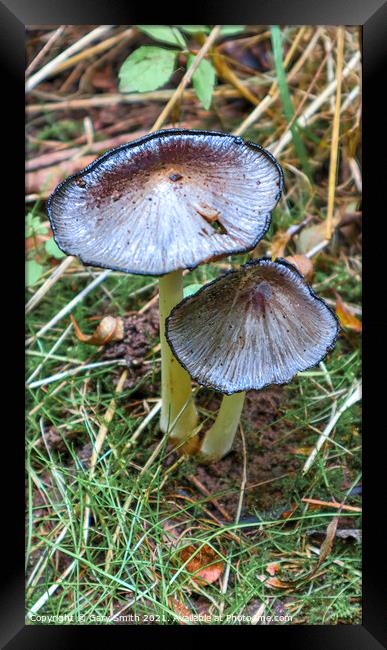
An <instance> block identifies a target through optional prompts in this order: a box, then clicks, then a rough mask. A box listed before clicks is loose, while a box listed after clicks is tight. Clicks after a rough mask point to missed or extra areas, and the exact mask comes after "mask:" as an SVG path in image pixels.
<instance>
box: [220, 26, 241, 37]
mask: <svg viewBox="0 0 387 650" xmlns="http://www.w3.org/2000/svg"><path fill="white" fill-rule="evenodd" d="M244 31H245V25H223V27H222V28H221V30H220V34H221V36H233V35H234V34H241V33H242V32H244Z"/></svg>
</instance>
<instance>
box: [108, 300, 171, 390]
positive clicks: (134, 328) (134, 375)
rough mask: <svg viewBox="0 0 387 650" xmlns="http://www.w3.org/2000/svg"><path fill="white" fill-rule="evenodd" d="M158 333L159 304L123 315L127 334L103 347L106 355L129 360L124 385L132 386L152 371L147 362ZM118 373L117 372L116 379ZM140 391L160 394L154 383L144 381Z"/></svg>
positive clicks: (150, 357)
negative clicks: (142, 310)
mask: <svg viewBox="0 0 387 650" xmlns="http://www.w3.org/2000/svg"><path fill="white" fill-rule="evenodd" d="M158 336H159V310H158V307H157V306H152V307H150V308H149V309H148V310H147V311H145V312H144V313H142V314H140V313H139V312H134V313H133V314H130V315H129V316H127V317H126V318H124V338H123V340H122V341H118V342H115V343H110V344H109V345H107V346H106V348H105V351H104V359H124V360H125V361H126V363H127V364H128V377H127V379H126V382H125V385H124V388H133V387H134V386H136V384H138V383H139V382H140V381H141V379H142V377H143V376H144V375H145V373H146V372H149V371H151V369H152V366H151V365H144V363H143V362H144V360H145V357H148V360H151V359H152V355H151V354H150V352H151V350H152V348H153V347H154V346H155V345H156V344H157V341H158ZM118 378H119V374H117V381H118ZM141 391H142V392H143V393H144V394H145V392H146V394H147V395H148V394H152V395H153V394H157V390H156V392H155V384H153V383H151V384H150V383H149V381H147V382H145V383H144V382H142V383H141Z"/></svg>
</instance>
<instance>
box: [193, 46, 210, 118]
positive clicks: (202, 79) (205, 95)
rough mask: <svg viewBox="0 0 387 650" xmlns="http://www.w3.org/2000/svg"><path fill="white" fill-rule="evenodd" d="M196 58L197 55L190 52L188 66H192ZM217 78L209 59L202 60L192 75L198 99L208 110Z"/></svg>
mask: <svg viewBox="0 0 387 650" xmlns="http://www.w3.org/2000/svg"><path fill="white" fill-rule="evenodd" d="M194 60H195V56H194V55H193V54H190V55H189V57H188V68H190V67H191V65H192V63H193V62H194ZM215 78H216V74H215V69H214V67H213V65H212V64H211V63H210V62H209V61H207V59H203V60H202V61H200V63H199V66H198V68H197V70H195V72H194V75H193V77H192V85H193V87H194V89H195V93H196V95H197V97H198V99H200V102H201V103H202V105H203V107H204V108H205V109H206V110H208V109H209V108H210V106H211V99H212V93H213V90H214V86H215Z"/></svg>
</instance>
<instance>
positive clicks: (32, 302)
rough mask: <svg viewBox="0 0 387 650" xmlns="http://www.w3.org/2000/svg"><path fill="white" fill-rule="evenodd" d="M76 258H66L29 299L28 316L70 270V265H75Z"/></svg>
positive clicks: (27, 305) (70, 256)
mask: <svg viewBox="0 0 387 650" xmlns="http://www.w3.org/2000/svg"><path fill="white" fill-rule="evenodd" d="M74 259H75V257H73V256H72V255H69V256H68V257H66V258H65V259H64V260H63V261H62V262H61V263H60V264H59V266H57V267H56V268H55V269H54V271H53V272H52V273H51V275H50V277H49V278H47V280H46V281H45V282H44V284H42V286H41V287H40V289H38V290H37V291H36V293H34V295H33V296H32V298H30V299H29V301H28V302H27V304H26V314H28V313H29V312H30V311H31V310H32V309H33V308H34V307H36V305H37V304H38V303H39V302H40V301H41V299H42V298H43V297H44V296H45V295H46V293H47V291H49V290H50V289H51V288H52V287H53V286H54V284H55V282H57V280H59V278H60V277H61V276H62V275H63V273H64V272H65V271H66V270H67V269H68V267H69V266H70V264H72V263H73V261H74Z"/></svg>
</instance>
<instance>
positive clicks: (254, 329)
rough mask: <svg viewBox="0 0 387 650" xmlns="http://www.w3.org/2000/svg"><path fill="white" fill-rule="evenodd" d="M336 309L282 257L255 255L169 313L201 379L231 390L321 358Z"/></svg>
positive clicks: (176, 338)
mask: <svg viewBox="0 0 387 650" xmlns="http://www.w3.org/2000/svg"><path fill="white" fill-rule="evenodd" d="M337 333H338V323H337V319H336V316H335V315H334V314H333V313H332V311H331V310H330V309H329V307H327V305H326V304H325V303H324V302H323V300H321V298H318V297H317V296H316V295H315V294H314V293H313V291H312V289H311V288H310V287H309V286H308V285H307V283H306V282H305V280H304V279H303V277H302V276H301V275H300V274H299V273H298V271H297V270H296V269H295V268H294V267H293V266H291V265H289V264H287V263H286V262H284V261H283V260H280V261H276V262H273V261H271V260H269V259H261V260H257V261H254V262H249V263H248V264H245V265H244V266H242V267H241V268H240V269H239V270H238V271H231V272H230V273H227V274H226V275H224V276H222V277H220V278H218V279H217V280H214V282H212V283H210V284H207V285H206V286H205V287H203V288H202V289H200V290H199V291H198V292H197V293H196V294H194V295H193V296H191V297H189V298H186V299H185V300H183V301H182V302H181V303H180V304H179V305H177V306H176V307H175V308H174V309H173V310H172V312H171V315H170V316H169V318H168V319H167V339H168V341H169V344H170V346H171V348H172V350H173V352H174V354H175V356H176V357H177V359H178V360H179V362H180V363H181V365H183V366H184V367H185V368H186V369H187V370H188V372H189V373H190V375H191V376H192V377H193V379H195V380H196V381H197V382H198V383H200V384H202V385H204V386H210V387H212V388H215V389H216V390H219V391H220V392H222V393H226V394H232V393H237V392H239V391H245V390H250V389H257V390H258V389H261V388H263V387H264V386H267V385H269V384H284V383H287V382H289V381H290V380H291V379H292V377H293V376H294V375H295V374H296V373H297V372H299V371H301V370H306V369H307V368H310V367H311V366H314V365H316V364H317V363H318V362H319V361H321V360H322V359H323V358H324V356H325V355H326V354H327V352H328V351H329V350H330V349H331V348H332V347H333V345H334V342H335V339H336V336H337Z"/></svg>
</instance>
